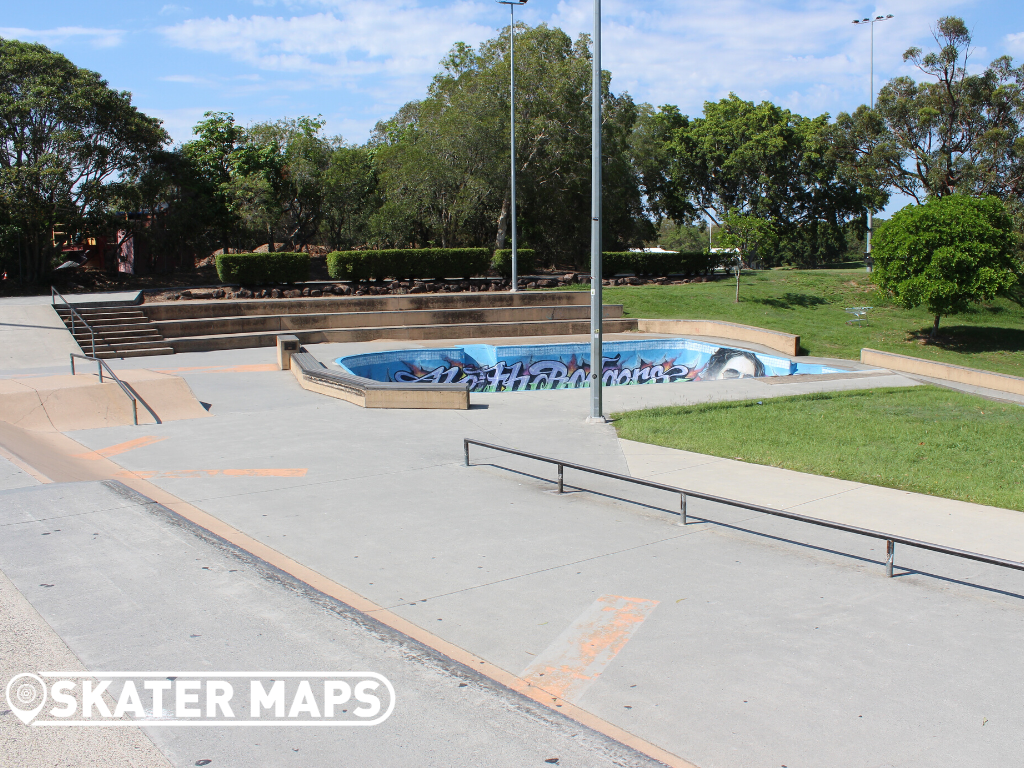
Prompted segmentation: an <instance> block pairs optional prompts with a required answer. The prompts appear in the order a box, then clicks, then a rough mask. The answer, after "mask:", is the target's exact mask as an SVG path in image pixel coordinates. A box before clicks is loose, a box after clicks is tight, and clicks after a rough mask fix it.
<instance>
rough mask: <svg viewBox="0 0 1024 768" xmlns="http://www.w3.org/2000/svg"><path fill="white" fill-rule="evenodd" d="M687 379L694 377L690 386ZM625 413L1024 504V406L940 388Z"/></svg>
mask: <svg viewBox="0 0 1024 768" xmlns="http://www.w3.org/2000/svg"><path fill="white" fill-rule="evenodd" d="M684 386H685V385H684ZM761 403H763V404H760V405H759V404H758V402H757V401H755V400H746V401H742V402H733V403H712V404H704V405H695V406H687V407H673V408H653V409H649V410H643V411H634V412H631V413H624V414H617V415H616V418H617V419H618V420H617V421H616V422H615V426H616V429H617V430H618V433H619V437H622V438H625V439H627V440H635V441H638V442H642V443H652V444H654V445H662V446H666V447H668V448H678V449H681V450H684V451H693V452H696V453H703V454H708V455H711V456H721V457H724V458H728V459H739V460H741V461H746V462H750V463H753V464H766V465H768V466H772V467H784V468H786V469H793V470H797V471H799V472H809V473H812V474H816V475H825V476H827V477H835V478H840V479H843V480H852V481H854V482H859V483H868V484H871V485H880V486H885V487H887V488H899V489H900V490H905V491H915V492H917V493H927V494H931V495H933V496H943V497H946V498H950V499H959V500H961V501H970V502H975V503H978V504H989V505H992V506H997V507H1004V508H1006V509H1015V510H1019V511H1024V441H1022V440H1021V438H1020V436H1021V434H1022V433H1024V408H1022V407H1020V406H1017V405H1009V404H1002V403H996V402H992V401H989V400H984V399H982V398H980V397H975V396H974V395H966V394H963V393H960V392H953V391H949V390H945V389H940V388H938V387H928V386H925V387H909V388H887V389H872V390H860V391H855V392H835V393H819V394H811V395H798V396H795V397H780V398H774V399H764V400H762V401H761Z"/></svg>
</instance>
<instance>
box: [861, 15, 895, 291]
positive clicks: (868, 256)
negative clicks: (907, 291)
mask: <svg viewBox="0 0 1024 768" xmlns="http://www.w3.org/2000/svg"><path fill="white" fill-rule="evenodd" d="M892 18H894V16H893V15H892V14H891V13H890V14H888V15H887V16H875V18H873V19H854V20H853V23H854V24H868V25H870V27H871V80H870V81H869V90H870V92H869V94H868V99H869V101H870V103H871V109H874V108H875V24H877V23H878V22H880V21H888V20H889V19H892ZM864 245H865V251H864V260H865V262H867V269H868V272H870V271H871V209H870V208H868V231H867V235H866V239H865V243H864Z"/></svg>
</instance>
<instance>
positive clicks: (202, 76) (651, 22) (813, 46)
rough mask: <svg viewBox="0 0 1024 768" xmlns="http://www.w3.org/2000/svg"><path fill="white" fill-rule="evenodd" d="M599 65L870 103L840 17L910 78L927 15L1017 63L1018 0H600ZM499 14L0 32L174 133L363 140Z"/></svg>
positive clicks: (169, 18) (245, 15) (148, 7)
mask: <svg viewBox="0 0 1024 768" xmlns="http://www.w3.org/2000/svg"><path fill="white" fill-rule="evenodd" d="M592 13H593V2H592V0H561V2H556V1H554V0H530V3H529V5H527V6H525V7H524V8H522V9H520V10H519V11H517V18H522V19H523V20H525V21H527V22H528V23H530V24H537V23H540V22H542V21H543V22H547V23H548V24H550V25H553V26H559V27H561V28H562V29H564V30H566V31H567V32H568V33H570V34H571V35H573V36H574V37H575V35H577V34H578V33H580V32H589V31H590V30H591V29H592ZM603 13H604V25H603V30H604V34H603V61H604V67H605V68H606V69H609V70H611V72H612V76H613V80H612V88H613V90H615V91H621V90H628V91H629V92H630V93H631V94H632V95H633V97H634V98H635V99H636V100H637V101H646V102H650V103H652V104H655V105H659V104H666V103H670V104H677V105H679V107H680V108H681V109H682V110H683V112H684V113H687V114H690V115H695V114H699V113H700V111H701V107H702V105H703V103H704V101H706V100H714V99H719V98H722V97H725V96H727V95H728V94H729V92H730V91H734V92H736V93H737V94H738V95H739V96H741V97H742V98H745V99H748V100H753V101H760V100H762V99H769V100H771V101H774V102H776V103H778V104H782V105H783V106H785V107H788V108H790V109H792V110H794V111H796V112H799V113H801V114H804V115H817V114H820V113H822V112H828V113H830V114H832V115H836V114H838V113H839V112H841V111H848V110H850V109H853V108H856V106H857V105H858V104H861V103H865V102H866V101H867V98H868V71H869V68H868V64H869V51H870V39H869V35H870V32H869V30H868V29H867V28H863V27H860V26H854V25H853V24H851V23H850V22H851V21H852V20H853V19H855V18H863V17H865V16H875V15H878V14H888V13H892V14H894V15H895V18H894V19H892V20H890V21H887V22H884V23H882V24H878V25H877V26H876V28H875V84H876V89H877V87H878V86H879V85H880V84H881V83H883V82H885V80H887V79H888V78H891V77H894V76H896V75H901V74H910V75H914V76H916V74H919V73H916V70H913V69H912V68H911V67H908V66H907V65H905V64H904V63H903V61H902V56H901V54H902V52H903V51H904V50H906V48H907V47H908V46H910V45H919V46H921V47H924V48H927V47H928V46H929V44H930V43H931V42H932V41H931V31H930V30H931V26H932V25H933V24H934V22H935V20H936V19H937V18H938V17H939V16H942V15H958V16H962V17H963V18H964V19H965V20H966V21H967V23H968V25H969V26H970V27H971V28H972V29H973V30H974V36H975V45H976V48H977V50H976V51H975V53H974V57H973V61H974V62H975V64H976V65H977V66H979V67H980V66H984V65H985V64H986V63H988V62H989V61H990V60H991V59H993V58H995V57H997V56H1000V55H1004V54H1010V55H1012V56H1014V57H1015V59H1017V61H1018V62H1020V61H1021V60H1024V3H1021V2H1020V0H987V1H981V0H888V1H887V2H883V3H881V4H877V5H874V4H871V3H862V2H829V1H828V0H802V1H801V0H788V1H783V0H776V1H774V2H773V1H771V0H760V1H759V0H718V2H706V0H705V2H691V3H683V2H678V1H675V2H673V1H672V0H651V1H650V2H642V1H639V0H633V1H632V2H628V1H626V0H604V2H603ZM507 23H508V7H507V6H504V5H498V4H497V3H496V2H494V0H207V1H206V2H203V3H198V2H193V1H192V0H180V2H179V3H177V4H169V3H161V2H127V1H126V0H106V1H105V2H82V1H81V0H79V1H78V2H70V1H68V0H47V1H44V2H40V3H18V4H16V5H15V4H13V3H8V4H7V7H6V8H5V10H4V13H3V15H2V17H0V37H9V38H17V39H21V40H32V41H38V42H42V43H45V44H46V45H48V46H50V47H51V48H53V49H55V50H58V51H60V52H61V53H63V54H65V55H66V56H68V57H69V58H70V59H71V60H72V61H74V62H75V63H76V64H78V65H79V66H83V67H87V68H89V69H94V70H96V71H98V72H100V73H101V74H102V75H103V76H104V77H106V78H107V80H108V81H109V82H110V84H111V86H113V87H115V88H118V89H124V90H128V91H131V92H132V93H133V94H134V100H135V103H136V104H137V105H138V106H139V107H140V108H141V109H142V110H143V111H145V112H146V113H147V114H150V115H153V116H155V117H159V118H160V119H162V120H163V121H164V124H165V127H166V128H167V130H168V131H169V132H170V134H171V135H172V137H173V138H174V140H175V141H176V142H180V141H186V140H188V138H189V136H190V132H191V127H192V126H193V125H194V124H195V123H196V121H197V120H198V119H200V118H201V117H202V114H203V113H204V112H205V111H207V110H219V111H226V112H233V113H234V114H235V115H236V117H237V118H238V120H239V121H240V122H243V123H249V122H254V121H259V120H272V119H277V118H280V117H297V116H299V115H317V114H322V115H323V116H324V117H325V118H326V120H327V130H328V132H330V133H332V134H341V135H343V136H344V137H345V138H346V139H347V140H348V141H352V142H362V141H364V140H365V139H366V138H367V136H368V135H369V132H370V131H371V130H372V128H373V125H374V124H375V123H376V122H377V120H380V119H382V118H386V117H389V116H391V115H392V114H393V113H394V112H395V111H396V110H397V109H398V107H400V106H401V105H402V104H404V103H405V102H406V101H409V100H411V99H415V98H418V97H420V96H422V95H423V93H424V91H425V89H426V86H427V84H428V83H429V82H430V79H431V77H432V76H433V74H434V73H435V72H436V71H437V63H438V61H439V60H440V59H441V58H442V57H443V56H444V54H445V53H446V52H447V50H448V49H449V48H450V47H451V45H452V44H453V43H454V42H456V41H459V40H461V41H465V42H468V43H471V44H474V45H475V44H477V43H479V42H481V41H483V40H485V39H487V38H489V37H491V36H493V35H494V33H495V31H496V29H497V28H499V27H501V26H503V25H505V24H507Z"/></svg>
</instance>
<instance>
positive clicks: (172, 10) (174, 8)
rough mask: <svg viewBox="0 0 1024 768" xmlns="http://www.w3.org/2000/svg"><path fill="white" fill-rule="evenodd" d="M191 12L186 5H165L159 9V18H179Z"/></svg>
mask: <svg viewBox="0 0 1024 768" xmlns="http://www.w3.org/2000/svg"><path fill="white" fill-rule="evenodd" d="M191 10H192V9H191V8H189V7H188V6H187V5H173V4H172V5H165V6H164V7H163V8H161V9H160V15H161V16H175V15H177V16H180V15H182V14H186V13H188V12H189V11H191Z"/></svg>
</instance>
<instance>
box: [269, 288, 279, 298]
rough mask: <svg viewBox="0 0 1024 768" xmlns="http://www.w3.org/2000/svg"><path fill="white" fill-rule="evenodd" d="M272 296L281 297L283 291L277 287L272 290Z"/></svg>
mask: <svg viewBox="0 0 1024 768" xmlns="http://www.w3.org/2000/svg"><path fill="white" fill-rule="evenodd" d="M270 298H272V299H280V298H281V291H279V290H278V289H277V288H274V289H272V290H271V291H270Z"/></svg>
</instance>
